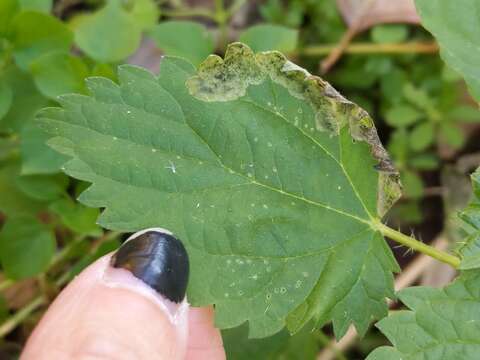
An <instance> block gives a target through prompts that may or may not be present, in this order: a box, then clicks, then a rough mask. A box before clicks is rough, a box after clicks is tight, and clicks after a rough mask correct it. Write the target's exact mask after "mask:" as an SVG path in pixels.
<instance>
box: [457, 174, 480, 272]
mask: <svg viewBox="0 0 480 360" xmlns="http://www.w3.org/2000/svg"><path fill="white" fill-rule="evenodd" d="M471 178H472V187H473V199H472V201H471V202H470V203H469V204H468V206H467V207H466V208H465V209H464V210H463V211H462V212H461V213H460V214H459V216H460V218H461V219H462V220H463V222H464V223H465V230H466V231H467V233H468V236H467V237H466V239H465V240H464V242H463V244H462V245H461V246H460V247H459V249H458V253H459V254H460V255H461V258H462V262H461V263H460V267H459V268H460V269H462V270H470V269H476V268H479V267H480V168H478V169H477V170H476V171H475V172H474V173H473V174H472V177H471Z"/></svg>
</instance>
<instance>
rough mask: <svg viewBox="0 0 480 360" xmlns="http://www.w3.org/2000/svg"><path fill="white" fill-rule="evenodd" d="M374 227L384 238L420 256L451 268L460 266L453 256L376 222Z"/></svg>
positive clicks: (456, 258) (457, 259) (458, 260)
mask: <svg viewBox="0 0 480 360" xmlns="http://www.w3.org/2000/svg"><path fill="white" fill-rule="evenodd" d="M374 227H375V228H376V229H377V230H378V231H380V232H381V233H382V234H383V235H384V236H386V237H388V238H390V239H392V240H393V241H396V242H398V243H400V244H402V245H405V246H408V247H409V248H411V249H413V250H415V251H418V252H421V253H422V254H425V255H428V256H431V257H432V258H434V259H437V260H438V261H441V262H444V263H446V264H449V265H451V266H453V267H454V268H458V266H459V265H460V259H459V258H458V257H456V256H454V255H451V254H448V253H446V252H444V251H441V250H438V249H435V248H434V247H432V246H429V245H427V244H424V243H423V242H421V241H418V240H416V239H415V238H413V237H411V236H408V235H405V234H402V233H401V232H399V231H397V230H394V229H392V228H390V227H388V226H386V225H384V224H382V223H381V222H376V223H375V224H374Z"/></svg>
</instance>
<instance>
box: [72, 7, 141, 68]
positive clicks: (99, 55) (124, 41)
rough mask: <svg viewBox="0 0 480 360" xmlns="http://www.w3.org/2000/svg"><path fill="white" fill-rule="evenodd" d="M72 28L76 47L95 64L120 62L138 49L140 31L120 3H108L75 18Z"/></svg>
mask: <svg viewBox="0 0 480 360" xmlns="http://www.w3.org/2000/svg"><path fill="white" fill-rule="evenodd" d="M73 27H74V32H75V43H76V44H77V46H78V47H79V48H80V49H81V50H82V51H84V52H85V53H86V54H87V55H88V56H90V57H91V58H93V59H94V60H96V61H99V62H117V61H121V60H123V59H125V58H127V57H128V56H129V55H131V54H133V53H134V52H135V50H136V49H137V48H138V46H139V45H140V39H141V27H140V26H139V25H138V24H137V23H136V22H135V21H134V19H133V18H132V16H131V15H130V14H129V13H128V12H127V11H126V10H125V9H124V8H123V6H122V4H121V1H120V0H110V1H108V2H107V4H106V5H105V6H104V7H103V8H101V9H100V10H98V11H97V12H95V13H92V14H84V15H80V16H78V17H77V18H76V19H75V21H74V25H73Z"/></svg>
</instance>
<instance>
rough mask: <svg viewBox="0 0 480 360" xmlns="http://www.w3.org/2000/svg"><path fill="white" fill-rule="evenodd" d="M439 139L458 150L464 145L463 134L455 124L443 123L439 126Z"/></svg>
mask: <svg viewBox="0 0 480 360" xmlns="http://www.w3.org/2000/svg"><path fill="white" fill-rule="evenodd" d="M440 138H441V140H443V141H444V142H445V143H446V144H448V145H450V146H451V147H452V148H454V149H459V148H461V147H462V145H463V144H464V143H465V134H464V133H463V131H462V130H461V129H460V128H459V127H458V126H456V125H455V124H450V123H448V122H443V123H441V124H440Z"/></svg>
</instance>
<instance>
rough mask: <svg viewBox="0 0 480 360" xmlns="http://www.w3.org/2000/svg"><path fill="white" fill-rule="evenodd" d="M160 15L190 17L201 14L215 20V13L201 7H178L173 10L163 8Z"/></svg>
mask: <svg viewBox="0 0 480 360" xmlns="http://www.w3.org/2000/svg"><path fill="white" fill-rule="evenodd" d="M162 15H165V16H168V17H192V16H201V17H205V18H208V19H210V20H216V18H215V15H214V14H212V13H211V12H210V10H208V9H206V8H202V7H197V8H191V9H189V8H178V9H175V10H163V11H162Z"/></svg>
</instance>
